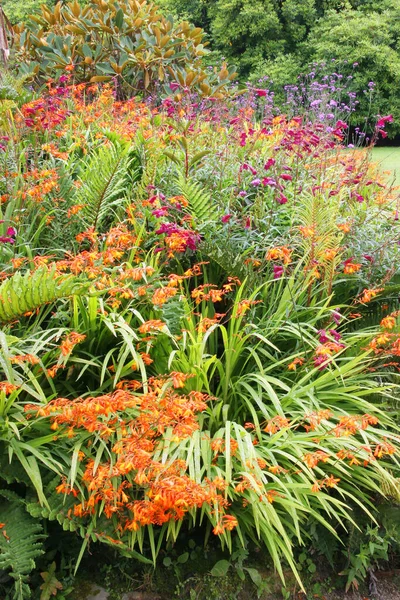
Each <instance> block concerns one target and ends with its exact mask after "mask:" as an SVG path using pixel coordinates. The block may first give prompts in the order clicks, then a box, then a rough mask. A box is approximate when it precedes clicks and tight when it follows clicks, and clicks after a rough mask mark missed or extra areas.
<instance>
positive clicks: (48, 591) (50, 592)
mask: <svg viewBox="0 0 400 600" xmlns="http://www.w3.org/2000/svg"><path fill="white" fill-rule="evenodd" d="M40 575H41V577H42V578H43V579H44V582H43V583H42V585H41V586H40V589H41V590H42V592H41V594H40V600H51V597H52V596H56V595H57V593H58V590H62V589H63V585H62V583H60V581H58V579H57V577H56V563H55V562H52V563H51V565H50V567H49V570H48V571H44V572H43V573H40Z"/></svg>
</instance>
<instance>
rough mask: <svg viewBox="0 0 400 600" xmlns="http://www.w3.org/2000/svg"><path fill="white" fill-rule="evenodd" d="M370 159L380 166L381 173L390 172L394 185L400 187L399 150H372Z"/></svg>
mask: <svg viewBox="0 0 400 600" xmlns="http://www.w3.org/2000/svg"><path fill="white" fill-rule="evenodd" d="M372 158H373V160H374V161H376V162H377V163H378V164H380V165H381V167H382V170H383V171H392V173H393V174H394V175H395V176H396V183H397V184H398V185H400V148H374V149H373V150H372Z"/></svg>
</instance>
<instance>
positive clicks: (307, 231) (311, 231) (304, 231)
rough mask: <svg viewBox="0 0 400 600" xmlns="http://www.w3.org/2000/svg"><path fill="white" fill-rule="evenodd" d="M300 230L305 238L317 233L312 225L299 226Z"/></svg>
mask: <svg viewBox="0 0 400 600" xmlns="http://www.w3.org/2000/svg"><path fill="white" fill-rule="evenodd" d="M299 231H300V233H301V235H302V236H303V237H305V238H309V237H313V236H314V235H315V229H313V228H312V227H299Z"/></svg>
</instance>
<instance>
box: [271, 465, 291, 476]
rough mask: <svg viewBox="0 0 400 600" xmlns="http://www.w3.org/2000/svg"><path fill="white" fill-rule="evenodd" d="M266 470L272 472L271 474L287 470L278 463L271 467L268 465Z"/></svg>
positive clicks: (278, 473)
mask: <svg viewBox="0 0 400 600" xmlns="http://www.w3.org/2000/svg"><path fill="white" fill-rule="evenodd" d="M268 471H269V472H270V473H272V474H273V475H280V474H281V473H287V472H288V470H287V469H284V468H283V467H281V466H280V465H272V466H271V467H268Z"/></svg>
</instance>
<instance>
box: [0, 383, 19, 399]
mask: <svg viewBox="0 0 400 600" xmlns="http://www.w3.org/2000/svg"><path fill="white" fill-rule="evenodd" d="M18 389H19V386H18V385H14V384H12V383H9V382H8V381H0V392H4V394H5V395H6V396H9V395H10V394H12V393H13V392H16V391H17V390H18Z"/></svg>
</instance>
